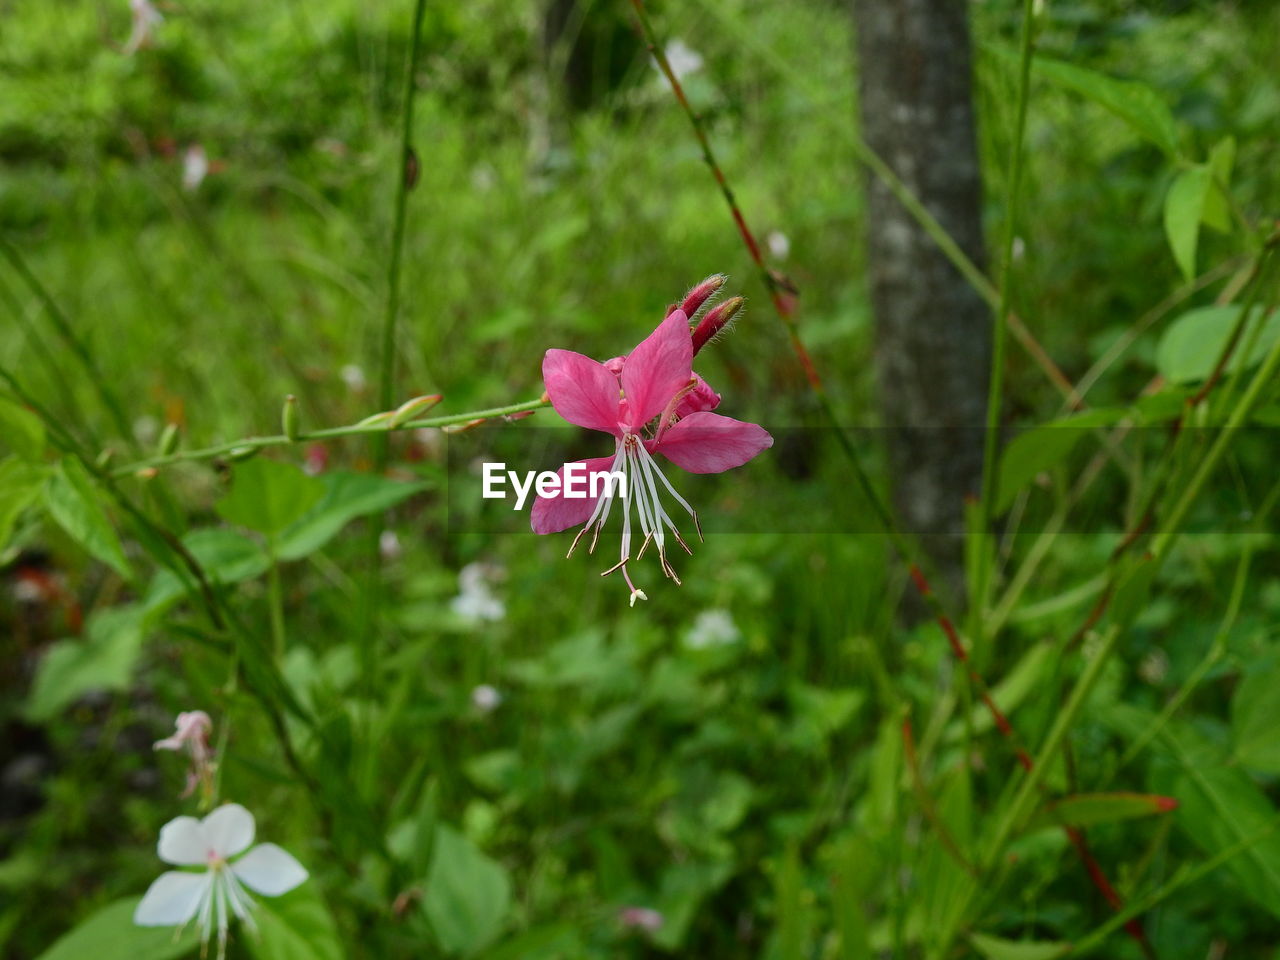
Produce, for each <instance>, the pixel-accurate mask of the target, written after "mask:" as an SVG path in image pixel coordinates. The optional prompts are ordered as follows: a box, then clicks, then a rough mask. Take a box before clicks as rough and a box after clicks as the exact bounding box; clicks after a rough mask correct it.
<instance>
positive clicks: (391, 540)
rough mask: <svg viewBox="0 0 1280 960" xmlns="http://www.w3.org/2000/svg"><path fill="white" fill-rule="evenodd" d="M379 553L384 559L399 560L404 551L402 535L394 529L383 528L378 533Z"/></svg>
mask: <svg viewBox="0 0 1280 960" xmlns="http://www.w3.org/2000/svg"><path fill="white" fill-rule="evenodd" d="M378 553H380V554H382V559H383V560H398V559H399V558H400V554H402V553H404V547H403V546H401V544H400V536H399V535H398V534H397V533H396V532H395V531H394V530H383V531H382V533H380V534H378Z"/></svg>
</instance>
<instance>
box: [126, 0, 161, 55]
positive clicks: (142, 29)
mask: <svg viewBox="0 0 1280 960" xmlns="http://www.w3.org/2000/svg"><path fill="white" fill-rule="evenodd" d="M129 11H130V12H131V13H132V14H133V28H132V30H130V32H129V39H128V40H127V41H126V42H125V45H124V54H125V56H132V55H133V54H135V53H137V52H138V50H139V49H141V48H142V47H145V46H146V45H147V44H148V43H150V42H151V35H152V32H153V31H154V30H155V28H156V25H157V24H159V23H161V22H163V21H164V17H162V16H161V15H160V11H159V10H157V9H156V8H155V7H154V6H152V4H151V0H129Z"/></svg>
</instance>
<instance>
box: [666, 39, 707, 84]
mask: <svg viewBox="0 0 1280 960" xmlns="http://www.w3.org/2000/svg"><path fill="white" fill-rule="evenodd" d="M665 53H666V55H667V65H668V66H670V67H671V72H672V73H674V74H675V75H676V79H677V80H683V79H684V78H685V77H687V76H688V75H689V74H691V73H696V72H697V71H699V70H701V69H702V54H700V53H698V51H697V50H694V49H693V48H692V47H690V46H689V45H688V44H687V43H685V42H684V41H683V40H672V41H671V42H670V43H669V44H667V49H666V51H665Z"/></svg>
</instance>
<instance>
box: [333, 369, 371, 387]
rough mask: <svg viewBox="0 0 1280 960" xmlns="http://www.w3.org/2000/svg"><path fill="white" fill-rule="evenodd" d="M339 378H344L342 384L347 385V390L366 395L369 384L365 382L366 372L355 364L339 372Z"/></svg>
mask: <svg viewBox="0 0 1280 960" xmlns="http://www.w3.org/2000/svg"><path fill="white" fill-rule="evenodd" d="M338 376H340V377H342V382H343V383H345V384H346V385H347V389H348V390H350V391H351V392H352V393H364V389H365V387H366V386H367V385H368V382H367V381H366V380H365V376H364V370H362V369H361V368H360V367H359V366H357V365H356V364H354V363H348V364H346V365H345V366H344V367H343V368H342V369H341V370H339V371H338Z"/></svg>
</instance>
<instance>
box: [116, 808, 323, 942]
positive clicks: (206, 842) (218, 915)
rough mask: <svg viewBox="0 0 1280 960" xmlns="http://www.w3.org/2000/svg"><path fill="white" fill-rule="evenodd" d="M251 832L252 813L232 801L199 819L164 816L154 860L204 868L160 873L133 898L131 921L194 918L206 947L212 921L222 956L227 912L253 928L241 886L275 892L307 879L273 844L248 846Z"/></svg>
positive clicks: (250, 905)
mask: <svg viewBox="0 0 1280 960" xmlns="http://www.w3.org/2000/svg"><path fill="white" fill-rule="evenodd" d="M253 834H254V823H253V814H251V813H250V812H249V811H248V810H246V809H245V808H244V807H242V806H240V804H238V803H227V804H223V805H222V806H220V807H218V809H216V810H214V811H213V812H212V813H211V814H209V815H208V816H207V817H205V818H204V819H203V820H197V819H196V818H195V817H178V818H176V819H174V820H170V821H169V822H168V823H166V824H165V825H164V826H163V827H161V828H160V842H159V844H158V845H157V848H156V849H157V853H158V854H159V856H160V859H161V860H163V861H164V862H165V863H171V864H173V865H175V866H179V867H204V868H205V869H204V870H203V871H200V872H195V871H188V870H170V871H168V872H167V873H162V874H161V875H160V876H159V877H158V878H156V880H155V882H153V883H152V884H151V886H150V888H149V889H148V890H147V892H146V895H145V896H143V898H142V900H141V901H140V902H139V903H138V907H137V909H136V910H134V912H133V922H134V923H136V924H138V925H139V926H142V927H167V926H181V927H185V926H186V925H187V924H188V923H189V922H190V921H191V920H192V919H193V918H194V919H195V921H196V923H197V924H198V925H199V927H200V937H201V940H202V941H203V943H204V948H205V949H206V950H207V949H208V946H209V937H210V935H211V934H212V932H213V928H214V926H215V925H216V926H217V928H218V956H219V958H222V957H224V956H225V955H226V951H227V926H228V922H229V919H230V918H229V916H228V914H229V913H232V914H235V916H237V917H239V918H240V919H241V920H242V921H243V922H244V923H245V925H246V926H248V927H249V929H250V930H257V925H256V924H255V923H254V920H253V913H252V911H253V910H254V908H255V904H254V902H253V898H252V897H251V896H250V895H249V894H248V892H247V891H246V890H245V889H244V888H245V887H248V888H249V889H250V890H254V891H256V892H257V893H260V894H262V895H263V896H267V897H278V896H280V894H282V893H288V892H289V891H290V890H292V889H293V888H294V887H296V886H298V884H300V883H302V882H303V881H304V880H306V879H307V871H306V868H305V867H303V866H302V864H300V863H299V862H298V861H297V860H295V859H294V858H293V856H292V855H291V854H289V853H287V852H285V851H284V850H282V849H281V848H280V847H278V846H276V845H275V844H274V843H260V844H258V845H257V846H256V847H254V848H253V849H252V850H250V849H249V847H250V845H251V844H252V843H253ZM246 850H247V851H248V852H247V853H245V851H246ZM242 853H243V854H244V855H243V856H239V855H240V854H242ZM237 856H239V858H238V859H237V860H235V861H234V862H232V861H231V858H232V857H237Z"/></svg>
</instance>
